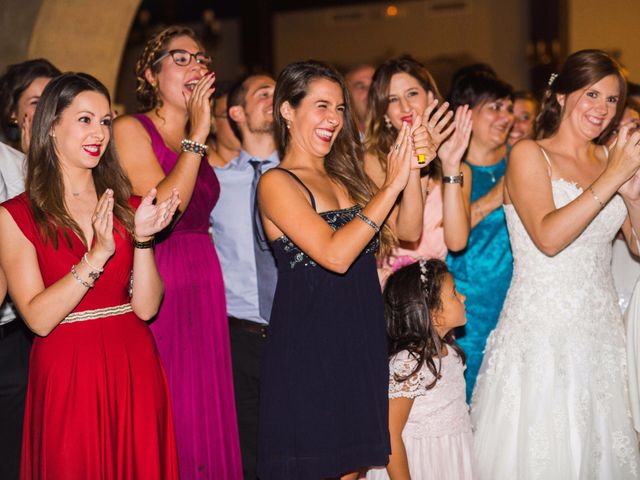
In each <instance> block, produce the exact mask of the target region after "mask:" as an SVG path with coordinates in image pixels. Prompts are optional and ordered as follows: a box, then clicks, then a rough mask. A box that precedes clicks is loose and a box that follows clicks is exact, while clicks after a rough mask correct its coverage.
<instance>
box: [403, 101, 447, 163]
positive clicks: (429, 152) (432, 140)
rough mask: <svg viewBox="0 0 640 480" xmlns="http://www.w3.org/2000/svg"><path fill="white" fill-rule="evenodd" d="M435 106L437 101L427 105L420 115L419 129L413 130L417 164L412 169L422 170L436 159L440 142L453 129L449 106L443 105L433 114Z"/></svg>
mask: <svg viewBox="0 0 640 480" xmlns="http://www.w3.org/2000/svg"><path fill="white" fill-rule="evenodd" d="M437 106H438V100H437V99H434V100H433V101H431V102H430V103H429V105H427V108H426V109H425V110H424V112H423V114H422V115H421V117H422V118H421V128H417V129H415V133H414V135H413V141H414V145H415V152H416V155H418V162H414V167H415V166H416V165H417V167H418V168H422V167H424V166H426V165H428V164H429V163H431V161H432V160H433V159H434V158H436V152H437V151H438V148H440V145H441V144H442V142H443V141H444V140H445V139H446V138H447V137H449V135H451V133H453V130H454V129H455V125H454V123H453V122H451V118H452V117H453V112H452V111H450V110H448V108H449V104H448V103H447V102H445V103H443V104H442V105H441V106H440V108H438V109H437V110H436V111H435V113H434V110H435V109H436V107H437ZM414 123H415V122H414ZM420 155H424V157H423V158H421V157H420Z"/></svg>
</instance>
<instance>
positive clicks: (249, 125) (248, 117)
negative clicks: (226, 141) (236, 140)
mask: <svg viewBox="0 0 640 480" xmlns="http://www.w3.org/2000/svg"><path fill="white" fill-rule="evenodd" d="M245 86H246V90H247V94H246V96H245V99H244V108H243V110H244V121H245V122H244V124H245V126H244V127H243V126H241V128H246V129H247V130H248V132H249V133H269V134H270V133H273V91H274V90H275V87H276V82H275V80H274V79H273V78H271V77H268V76H266V75H258V76H255V77H251V78H249V79H248V80H247V82H246V85H245Z"/></svg>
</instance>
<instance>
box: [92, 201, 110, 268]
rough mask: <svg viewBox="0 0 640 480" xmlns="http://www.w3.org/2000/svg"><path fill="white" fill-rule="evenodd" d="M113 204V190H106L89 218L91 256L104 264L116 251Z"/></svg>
mask: <svg viewBox="0 0 640 480" xmlns="http://www.w3.org/2000/svg"><path fill="white" fill-rule="evenodd" d="M113 202H114V200H113V190H111V189H110V188H107V190H105V192H104V193H103V194H102V196H101V197H100V200H98V205H96V209H95V210H94V212H93V215H92V216H91V224H92V226H93V238H94V244H93V247H92V248H91V252H92V256H97V257H98V261H99V262H102V261H104V262H105V263H106V261H107V260H108V259H109V258H110V257H111V255H113V254H114V253H115V251H116V242H115V240H114V238H113ZM96 263H98V262H96Z"/></svg>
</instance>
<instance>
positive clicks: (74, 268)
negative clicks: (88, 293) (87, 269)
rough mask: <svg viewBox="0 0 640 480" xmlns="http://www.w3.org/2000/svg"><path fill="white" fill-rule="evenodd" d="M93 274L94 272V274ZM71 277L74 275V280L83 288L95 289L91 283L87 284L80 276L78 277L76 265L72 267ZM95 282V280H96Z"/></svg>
mask: <svg viewBox="0 0 640 480" xmlns="http://www.w3.org/2000/svg"><path fill="white" fill-rule="evenodd" d="M92 273H93V272H92ZM71 275H73V278H75V279H76V281H77V282H78V283H80V284H81V285H82V286H83V287H85V288H93V285H91V284H90V283H89V282H85V281H84V280H83V279H82V278H81V277H80V275H78V272H76V266H75V265H71ZM89 276H91V274H89ZM94 281H95V279H94Z"/></svg>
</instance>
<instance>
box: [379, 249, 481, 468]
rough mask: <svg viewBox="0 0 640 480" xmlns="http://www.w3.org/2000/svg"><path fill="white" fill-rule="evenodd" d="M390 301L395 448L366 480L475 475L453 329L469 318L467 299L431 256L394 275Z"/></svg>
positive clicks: (459, 355) (386, 295) (390, 282)
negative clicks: (384, 464)
mask: <svg viewBox="0 0 640 480" xmlns="http://www.w3.org/2000/svg"><path fill="white" fill-rule="evenodd" d="M384 300H385V318H386V322H387V335H388V337H389V355H390V361H389V431H390V433H391V452H392V453H391V455H390V456H389V464H388V465H387V466H386V468H384V467H379V468H374V469H371V470H369V471H368V472H367V480H383V479H389V478H391V479H393V480H396V479H402V480H408V479H411V478H412V479H438V480H449V479H451V480H464V479H471V478H472V456H473V445H472V441H473V440H472V433H471V421H470V418H469V409H468V407H467V404H466V401H465V381H464V369H465V366H464V363H465V357H464V353H463V351H462V350H461V349H460V347H459V346H458V345H457V344H456V342H455V340H454V338H453V335H452V330H453V329H454V328H455V327H459V326H462V325H464V324H465V323H466V316H465V309H464V300H465V297H464V295H462V294H461V293H459V292H458V291H457V290H456V286H455V282H454V280H453V276H452V275H451V274H450V273H449V271H448V269H447V266H446V264H445V263H444V262H442V261H441V260H437V259H431V260H420V261H419V262H418V263H414V264H412V265H409V266H407V267H404V268H402V269H400V270H398V271H397V272H396V273H394V274H393V275H392V276H391V277H390V278H389V280H388V282H387V285H386V288H385V291H384Z"/></svg>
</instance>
